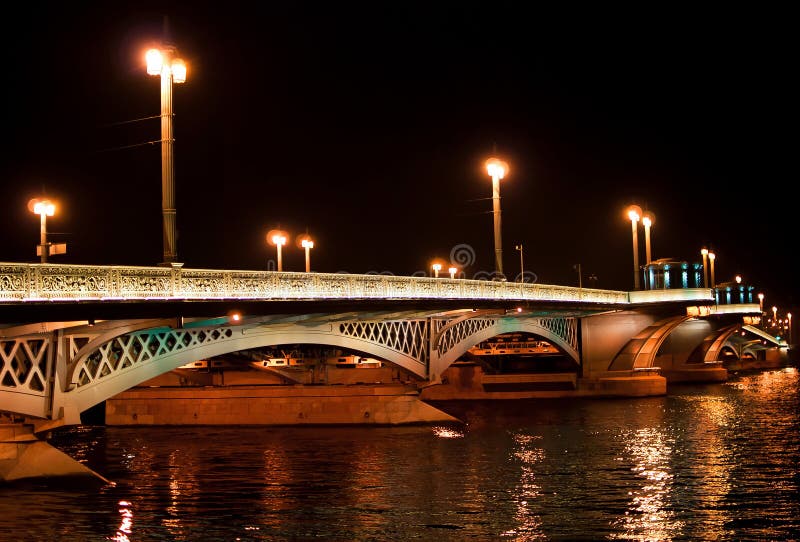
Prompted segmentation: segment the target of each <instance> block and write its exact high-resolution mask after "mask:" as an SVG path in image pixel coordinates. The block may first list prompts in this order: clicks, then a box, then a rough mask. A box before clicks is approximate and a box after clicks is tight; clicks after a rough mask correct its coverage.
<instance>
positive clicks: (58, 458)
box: [0, 422, 113, 483]
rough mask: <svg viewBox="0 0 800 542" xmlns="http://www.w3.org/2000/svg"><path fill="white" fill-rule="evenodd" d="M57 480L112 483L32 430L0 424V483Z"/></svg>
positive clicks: (20, 424)
mask: <svg viewBox="0 0 800 542" xmlns="http://www.w3.org/2000/svg"><path fill="white" fill-rule="evenodd" d="M61 476H94V477H96V478H99V479H100V480H102V481H103V482H105V483H113V482H110V481H109V480H107V479H106V478H104V477H102V476H100V475H99V474H97V473H96V472H94V471H93V470H91V469H90V468H88V467H86V466H85V465H84V464H83V463H80V462H78V461H75V460H74V459H72V458H71V457H70V456H68V455H67V454H65V453H64V452H62V451H60V450H58V449H56V448H54V447H53V446H51V445H50V444H48V443H47V442H45V441H44V440H41V439H40V438H39V437H37V436H36V435H35V434H34V432H33V426H31V425H26V424H22V423H13V422H12V423H0V481H1V482H12V481H15V480H23V479H27V478H54V477H61Z"/></svg>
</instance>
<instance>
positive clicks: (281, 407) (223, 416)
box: [105, 384, 460, 425]
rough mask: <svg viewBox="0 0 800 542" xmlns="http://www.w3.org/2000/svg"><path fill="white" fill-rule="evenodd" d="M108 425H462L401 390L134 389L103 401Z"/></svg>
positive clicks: (378, 387) (373, 387) (391, 387)
mask: <svg viewBox="0 0 800 542" xmlns="http://www.w3.org/2000/svg"><path fill="white" fill-rule="evenodd" d="M105 421H106V424H107V425H354V424H358V425H365V424H367V425H402V424H427V423H444V422H455V423H460V422H459V420H458V419H457V418H454V417H453V416H451V415H449V414H447V413H445V412H442V411H441V410H439V409H437V408H435V407H433V406H431V405H428V404H426V403H425V402H423V401H422V400H421V399H420V394H419V392H418V391H417V390H415V389H409V388H408V387H406V386H402V385H391V384H386V385H347V386H342V385H339V386H325V385H318V386H310V385H291V386H257V385H256V386H254V385H238V386H208V387H152V388H143V387H142V388H134V389H131V390H128V391H126V392H123V393H121V394H119V395H117V396H115V397H113V398H111V399H109V400H108V401H106V415H105Z"/></svg>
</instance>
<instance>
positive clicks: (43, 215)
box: [28, 198, 56, 263]
mask: <svg viewBox="0 0 800 542" xmlns="http://www.w3.org/2000/svg"><path fill="white" fill-rule="evenodd" d="M28 208H29V209H30V210H31V212H33V213H34V214H37V215H39V217H40V221H39V223H40V227H39V252H40V254H41V258H42V263H47V256H48V255H49V254H50V243H48V242H47V217H48V216H53V215H55V214H56V205H55V203H53V202H52V201H50V200H47V199H38V198H34V199H32V200H30V201H29V202H28Z"/></svg>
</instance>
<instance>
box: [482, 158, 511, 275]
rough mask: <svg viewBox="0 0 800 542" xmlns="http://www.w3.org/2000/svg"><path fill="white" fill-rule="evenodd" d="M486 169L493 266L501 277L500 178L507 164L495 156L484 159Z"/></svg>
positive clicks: (506, 169) (504, 174)
mask: <svg viewBox="0 0 800 542" xmlns="http://www.w3.org/2000/svg"><path fill="white" fill-rule="evenodd" d="M486 171H487V172H488V173H489V176H490V177H491V178H492V212H493V214H494V268H495V271H497V274H498V275H499V278H501V279H502V278H503V277H504V276H505V275H504V274H503V246H502V241H501V233H500V179H502V178H504V177H505V176H506V173H508V164H507V163H505V162H503V161H502V160H498V159H497V158H489V159H488V160H487V161H486Z"/></svg>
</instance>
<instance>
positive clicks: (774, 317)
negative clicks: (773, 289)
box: [772, 306, 778, 327]
mask: <svg viewBox="0 0 800 542" xmlns="http://www.w3.org/2000/svg"><path fill="white" fill-rule="evenodd" d="M777 322H778V307H774V306H773V307H772V326H773V327H774V326H775V324H776V323H777Z"/></svg>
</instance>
